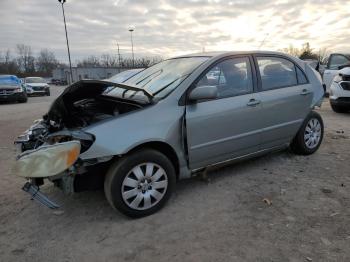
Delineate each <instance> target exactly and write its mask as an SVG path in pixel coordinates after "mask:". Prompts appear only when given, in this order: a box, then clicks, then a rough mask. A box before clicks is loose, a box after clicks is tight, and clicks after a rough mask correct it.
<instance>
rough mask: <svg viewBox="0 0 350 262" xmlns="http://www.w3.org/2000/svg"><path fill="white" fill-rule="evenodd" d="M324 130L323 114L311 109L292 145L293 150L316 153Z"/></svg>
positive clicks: (301, 153) (306, 153) (295, 151)
mask: <svg viewBox="0 0 350 262" xmlns="http://www.w3.org/2000/svg"><path fill="white" fill-rule="evenodd" d="M323 131H324V126H323V121H322V118H321V116H320V115H319V114H318V113H316V112H314V111H311V112H310V114H309V115H308V116H307V118H306V119H305V120H304V122H303V124H302V126H301V127H300V129H299V131H298V133H297V135H296V136H295V138H294V139H293V141H292V143H291V145H290V147H291V149H292V151H293V152H294V153H296V154H299V155H310V154H313V153H315V152H316V151H317V149H318V148H319V147H320V145H321V143H322V139H323Z"/></svg>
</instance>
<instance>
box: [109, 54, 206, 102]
mask: <svg viewBox="0 0 350 262" xmlns="http://www.w3.org/2000/svg"><path fill="white" fill-rule="evenodd" d="M208 58H209V57H199V56H198V57H184V58H174V59H169V60H165V61H163V62H160V63H158V64H156V65H154V66H151V67H149V68H147V69H145V70H143V71H141V72H140V73H138V74H136V75H135V76H132V77H131V78H129V79H127V80H126V81H125V82H123V84H124V85H128V86H133V87H137V88H141V89H144V90H145V91H146V92H148V93H150V94H151V95H152V96H154V97H158V98H163V97H165V96H166V95H168V94H169V93H170V92H171V91H173V90H174V89H175V88H176V87H177V86H178V85H179V84H180V83H181V82H182V81H183V80H184V79H185V78H186V77H187V76H189V75H190V74H191V73H192V72H193V71H194V70H195V69H196V68H197V67H198V66H199V65H201V64H202V63H204V62H205V61H206V60H207V59H208ZM105 94H107V95H109V96H115V97H123V98H125V97H128V98H138V99H139V96H144V94H143V93H142V92H140V91H131V90H125V89H121V88H118V87H115V88H112V89H110V90H108V92H105Z"/></svg>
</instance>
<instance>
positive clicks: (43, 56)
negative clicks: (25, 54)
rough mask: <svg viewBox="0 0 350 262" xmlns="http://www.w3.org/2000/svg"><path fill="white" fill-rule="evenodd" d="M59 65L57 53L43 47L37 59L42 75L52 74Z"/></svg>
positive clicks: (38, 69) (37, 65) (38, 68)
mask: <svg viewBox="0 0 350 262" xmlns="http://www.w3.org/2000/svg"><path fill="white" fill-rule="evenodd" d="M58 65H59V63H58V61H57V59H56V57H55V54H54V53H53V52H51V51H49V50H48V49H42V50H41V51H40V53H39V56H38V57H37V59H36V67H37V71H39V72H40V73H41V74H42V75H45V76H50V75H51V73H52V70H53V69H55V68H57V67H58Z"/></svg>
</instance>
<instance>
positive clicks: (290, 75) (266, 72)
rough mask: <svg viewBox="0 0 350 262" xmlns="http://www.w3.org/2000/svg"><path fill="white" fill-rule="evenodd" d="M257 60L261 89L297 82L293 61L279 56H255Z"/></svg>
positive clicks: (292, 84)
mask: <svg viewBox="0 0 350 262" xmlns="http://www.w3.org/2000/svg"><path fill="white" fill-rule="evenodd" d="M257 61H258V67H259V71H260V76H261V84H262V90H263V91H266V90H272V89H276V88H282V87H288V86H294V85H297V84H298V80H297V74H296V71H295V70H296V69H295V68H296V67H295V65H294V63H293V62H291V61H289V60H287V59H284V58H280V57H257Z"/></svg>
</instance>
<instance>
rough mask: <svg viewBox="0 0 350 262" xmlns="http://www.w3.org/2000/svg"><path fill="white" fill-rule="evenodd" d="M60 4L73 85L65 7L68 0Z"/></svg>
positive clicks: (60, 0)
mask: <svg viewBox="0 0 350 262" xmlns="http://www.w3.org/2000/svg"><path fill="white" fill-rule="evenodd" d="M58 2H59V3H60V4H61V6H62V14H63V22H64V30H65V32H66V42H67V50H68V59H69V70H70V79H71V83H73V71H72V62H71V59H70V51H69V42H68V33H67V25H66V16H65V14H64V7H63V4H64V3H65V2H66V0H58Z"/></svg>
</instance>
